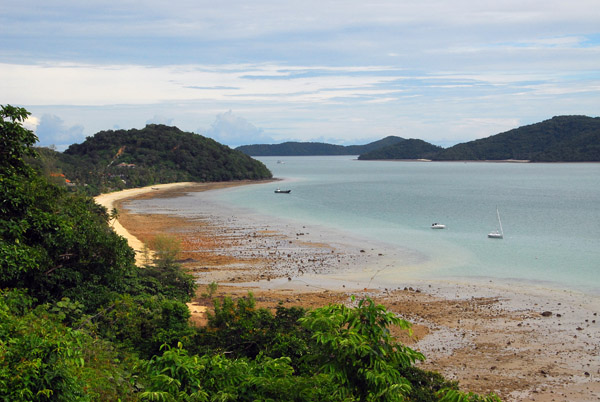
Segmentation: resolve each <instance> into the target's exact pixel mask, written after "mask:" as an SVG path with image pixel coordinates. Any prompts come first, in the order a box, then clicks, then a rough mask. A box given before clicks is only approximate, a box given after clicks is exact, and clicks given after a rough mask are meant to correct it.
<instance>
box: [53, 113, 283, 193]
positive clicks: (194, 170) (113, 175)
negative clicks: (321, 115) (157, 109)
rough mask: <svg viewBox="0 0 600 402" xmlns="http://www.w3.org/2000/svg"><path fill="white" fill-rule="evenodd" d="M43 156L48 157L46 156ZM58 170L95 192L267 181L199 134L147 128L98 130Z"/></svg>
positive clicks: (264, 172) (258, 167)
mask: <svg viewBox="0 0 600 402" xmlns="http://www.w3.org/2000/svg"><path fill="white" fill-rule="evenodd" d="M46 154H47V156H48V157H49V158H50V157H51V155H49V154H48V151H46ZM54 156H55V157H56V158H57V161H55V164H56V166H57V167H58V168H59V170H60V171H62V173H64V174H65V176H66V178H67V179H69V180H71V181H72V182H73V183H74V184H76V185H84V184H85V185H86V186H88V187H89V186H91V187H92V188H93V189H94V191H92V192H97V191H106V190H108V189H121V188H130V187H141V186H147V185H151V184H157V183H170V182H182V181H196V182H208V181H231V180H244V179H252V180H260V179H267V178H271V177H272V174H271V172H270V171H269V170H268V169H267V168H266V166H265V165H264V164H262V163H261V162H259V161H256V160H254V159H252V158H250V157H249V156H248V155H246V154H244V153H242V152H240V151H236V150H232V149H231V148H229V147H227V146H225V145H222V144H219V143H218V142H216V141H214V140H212V139H210V138H206V137H203V136H201V135H198V134H194V133H188V132H183V131H181V130H179V129H178V128H177V127H169V126H164V125H156V124H150V125H147V126H146V127H145V128H143V129H141V130H137V129H131V130H118V131H112V130H109V131H101V132H99V133H97V134H95V135H94V136H92V137H88V138H87V139H86V140H85V141H84V142H83V143H81V144H73V145H71V146H70V147H69V148H67V150H65V152H64V153H63V154H59V153H56V154H55V155H54Z"/></svg>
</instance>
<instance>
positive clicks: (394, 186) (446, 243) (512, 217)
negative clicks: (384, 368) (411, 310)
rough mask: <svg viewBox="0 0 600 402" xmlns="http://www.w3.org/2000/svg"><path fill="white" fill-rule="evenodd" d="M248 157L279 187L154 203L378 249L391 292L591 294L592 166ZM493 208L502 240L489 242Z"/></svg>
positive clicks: (596, 195)
mask: <svg viewBox="0 0 600 402" xmlns="http://www.w3.org/2000/svg"><path fill="white" fill-rule="evenodd" d="M257 159H259V160H261V161H262V162H263V163H265V164H266V165H267V167H268V168H269V169H270V170H271V171H272V172H273V175H274V176H275V177H277V178H280V179H282V180H281V181H279V182H276V183H265V184H258V185H252V186H241V187H235V188H231V189H227V190H219V191H214V192H210V194H204V193H198V194H192V197H185V198H184V199H181V200H179V201H175V200H171V201H169V200H156V201H157V202H160V203H167V204H168V203H169V202H171V204H170V205H171V207H172V208H171V209H175V210H180V211H184V210H185V211H187V213H189V212H190V211H193V209H194V208H196V207H198V208H200V205H202V204H203V203H204V204H205V205H206V202H211V203H213V204H214V205H222V206H227V207H231V208H233V210H235V209H236V208H237V209H238V210H244V211H245V213H251V214H255V215H257V216H260V217H261V218H260V219H266V220H277V221H290V222H295V223H296V224H299V225H306V226H309V225H310V226H316V227H322V228H327V229H328V230H332V231H334V232H333V233H335V232H336V231H337V232H339V233H343V234H347V235H350V236H352V237H354V238H357V239H363V240H364V241H368V242H370V244H373V243H375V244H378V245H381V246H382V247H383V248H385V250H387V254H388V256H389V258H388V261H387V263H386V268H385V272H382V273H381V275H380V279H381V280H382V281H385V282H389V283H393V282H401V281H403V280H406V279H407V278H419V279H427V278H436V279H448V280H452V279H457V280H462V281H467V282H469V281H471V282H472V281H476V280H480V281H490V280H500V281H505V282H518V283H519V284H526V285H535V286H544V287H549V288H556V289H569V290H577V291H581V292H584V293H588V294H594V295H598V294H600V203H599V202H600V164H594V163H589V164H530V163H485V162H468V163H464V162H411V161H406V162H404V161H358V160H356V158H355V157H349V156H324V157H285V158H282V157H278V158H276V157H260V158H257ZM277 187H281V188H282V189H290V190H292V191H291V193H290V194H275V193H274V191H273V190H274V189H275V188H277ZM194 197H202V200H204V201H203V202H200V203H199V202H198V201H197V200H196V199H195V198H194ZM182 202H183V203H187V206H186V207H184V206H183V205H182V204H181V203H182ZM496 208H498V209H499V211H500V215H501V218H502V224H503V228H504V234H505V236H504V239H501V240H499V239H489V238H488V237H487V234H488V233H489V232H490V231H492V230H494V229H496V228H497V226H498V225H497V218H496ZM433 222H440V223H443V224H445V225H446V226H447V228H446V229H443V230H432V229H431V228H430V225H431V224H432V223H433ZM334 236H335V235H334ZM332 240H333V239H332Z"/></svg>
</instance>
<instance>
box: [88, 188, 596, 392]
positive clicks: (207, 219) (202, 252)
mask: <svg viewBox="0 0 600 402" xmlns="http://www.w3.org/2000/svg"><path fill="white" fill-rule="evenodd" d="M249 183H250V182H228V183H175V184H169V185H157V186H151V187H146V188H143V189H132V190H125V191H122V192H117V193H110V194H105V195H101V196H99V197H97V198H96V200H97V202H98V203H100V204H101V205H104V206H105V207H106V208H107V209H108V211H110V210H111V209H112V208H114V207H116V208H117V210H118V212H119V217H118V219H117V221H115V222H113V223H112V224H113V227H114V228H115V231H117V233H119V234H120V235H122V236H124V237H125V238H126V239H127V240H128V241H129V243H130V245H131V246H132V248H134V250H136V261H137V262H138V264H143V258H144V256H143V249H144V244H147V243H148V242H150V240H151V239H152V238H153V236H155V235H156V234H157V233H165V234H170V235H173V236H176V237H177V238H179V239H180V240H181V244H182V248H183V251H182V254H181V263H182V265H183V266H184V268H185V269H187V270H189V271H190V272H192V273H193V274H194V275H195V276H196V277H197V278H198V283H199V284H200V285H199V289H198V296H197V298H196V299H195V300H194V301H193V303H192V304H191V305H190V307H191V310H192V311H196V312H197V313H196V314H194V317H193V319H194V320H196V321H197V322H200V323H201V322H202V320H203V318H202V314H203V312H204V311H205V309H206V308H210V307H211V304H210V301H209V300H207V299H205V298H203V297H202V296H201V295H202V293H205V292H206V287H207V284H209V283H211V282H217V283H218V284H219V287H218V291H217V297H220V296H223V295H231V296H234V297H238V296H240V297H241V296H244V295H246V294H247V292H248V291H252V293H253V294H254V295H255V297H256V299H257V301H258V305H259V306H264V307H268V308H273V307H275V306H276V305H277V304H278V302H279V301H280V300H281V301H283V302H284V303H285V304H286V305H300V306H304V307H308V308H311V307H318V306H322V305H325V304H328V303H349V302H350V296H351V295H356V296H357V297H359V298H360V297H361V296H365V295H366V296H369V297H372V298H373V299H375V300H376V301H378V302H380V303H382V304H384V305H385V306H386V307H387V308H388V309H389V310H390V311H393V312H395V313H397V314H398V315H400V316H401V317H402V318H405V319H407V320H409V321H410V322H412V323H413V330H414V334H413V336H412V337H409V336H408V335H407V334H405V333H398V334H397V335H398V336H399V337H400V339H401V340H402V341H403V342H405V343H407V344H409V345H410V346H411V347H413V348H415V349H418V350H420V351H422V352H423V353H424V354H425V355H426V356H427V361H426V362H424V363H423V364H421V367H423V368H425V369H429V370H434V371H439V372H440V373H442V374H443V375H445V376H446V377H447V378H449V379H454V380H458V381H459V382H460V384H461V388H462V389H464V390H469V391H473V392H478V393H487V392H490V391H493V392H496V393H497V394H498V395H500V396H501V397H502V399H503V400H505V401H598V400H600V385H599V384H598V378H599V377H600V358H599V356H600V347H599V346H598V343H599V340H600V324H599V322H598V317H597V313H598V312H599V311H600V309H599V306H598V303H597V298H593V299H590V298H588V297H586V295H584V294H580V293H576V292H568V291H557V290H552V289H544V288H537V287H536V288H534V287H531V286H521V287H517V286H512V287H510V288H507V287H506V286H503V284H497V283H476V284H475V283H471V284H469V283H452V282H449V281H434V280H431V281H427V282H424V281H414V280H413V281H407V283H406V284H405V286H401V287H395V288H386V287H385V285H383V284H381V283H377V281H373V282H371V281H365V280H364V278H369V277H374V276H375V275H376V274H377V272H379V270H381V269H382V265H383V264H389V263H390V258H391V257H390V256H387V255H383V254H384V253H382V252H380V250H378V249H377V248H376V247H371V246H370V245H360V244H356V243H353V242H347V243H344V242H343V241H340V239H337V238H336V239H333V238H329V237H328V236H327V233H326V232H325V233H316V232H315V228H312V227H310V228H307V227H306V226H303V225H298V226H297V227H284V226H282V225H276V224H273V223H272V222H260V223H253V224H250V223H248V222H247V221H239V220H237V219H236V217H235V214H233V215H232V214H231V211H227V214H223V215H219V212H218V211H215V210H214V209H211V210H210V211H208V212H207V213H205V214H201V215H199V216H198V217H195V218H193V219H189V218H182V217H180V216H175V215H169V214H154V215H151V214H144V213H139V211H138V213H131V211H129V210H128V202H129V201H130V200H132V199H139V198H154V197H179V196H185V195H186V194H187V193H189V192H195V191H207V190H213V189H218V188H223V187H227V186H234V185H243V184H249ZM349 266H353V267H356V266H359V267H364V270H363V273H364V274H363V275H362V277H361V278H357V277H354V276H352V275H351V274H350V273H349V271H346V267H349ZM370 273H373V274H372V275H370Z"/></svg>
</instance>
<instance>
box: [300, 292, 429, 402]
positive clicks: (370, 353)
mask: <svg viewBox="0 0 600 402" xmlns="http://www.w3.org/2000/svg"><path fill="white" fill-rule="evenodd" d="M300 322H301V323H302V325H304V326H305V327H306V328H308V329H309V330H310V331H312V340H313V342H314V345H313V347H312V348H311V349H310V350H311V354H309V355H308V356H307V357H306V359H308V360H312V361H314V362H315V363H316V364H317V365H318V366H319V367H320V368H319V371H322V372H325V373H329V374H331V375H332V376H334V377H335V379H336V380H337V381H338V382H339V383H340V384H341V385H343V386H344V388H340V390H342V391H345V392H350V394H351V395H354V396H356V397H357V398H358V400H359V401H404V400H405V396H406V395H408V393H409V392H410V389H411V385H410V383H409V381H408V380H407V379H406V378H404V377H403V376H402V373H401V372H400V371H399V370H398V369H399V368H400V367H408V366H411V365H412V364H413V363H414V362H415V361H417V360H425V357H424V356H423V355H422V354H421V353H419V352H416V351H414V350H412V349H410V348H409V347H407V346H404V345H402V344H400V343H398V342H396V341H395V340H394V338H393V337H392V335H391V334H390V330H389V328H388V327H389V326H391V325H398V326H400V327H401V328H404V329H407V330H408V329H409V328H410V323H409V322H408V321H405V320H402V319H400V318H398V317H396V316H395V315H394V314H393V313H391V312H388V311H386V309H385V307H384V306H382V305H377V304H375V302H374V301H373V300H371V299H369V298H366V299H363V300H361V301H359V303H358V306H357V307H356V308H349V307H346V306H344V305H329V306H326V307H321V308H318V309H316V310H313V311H311V312H310V313H309V314H308V315H307V316H306V317H304V318H301V319H300ZM348 396H349V395H348V394H341V395H339V397H340V399H342V398H346V397H348Z"/></svg>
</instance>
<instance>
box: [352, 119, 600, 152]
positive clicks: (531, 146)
mask: <svg viewBox="0 0 600 402" xmlns="http://www.w3.org/2000/svg"><path fill="white" fill-rule="evenodd" d="M359 159H431V160H438V161H452V160H480V161H481V160H491V161H494V160H527V161H531V162H599V161H600V118H598V117H595V118H594V117H587V116H558V117H553V118H552V119H549V120H545V121H542V122H540V123H536V124H531V125H528V126H523V127H519V128H515V129H513V130H510V131H507V132H504V133H500V134H496V135H493V136H491V137H487V138H482V139H479V140H475V141H470V142H465V143H462V144H458V145H455V146H453V147H450V148H446V149H443V148H440V147H436V146H434V145H431V144H429V143H427V142H425V141H421V140H413V139H410V140H405V141H403V142H400V143H398V144H394V145H391V146H388V147H384V148H380V149H378V150H376V151H373V152H370V153H365V154H361V155H360V156H359Z"/></svg>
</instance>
